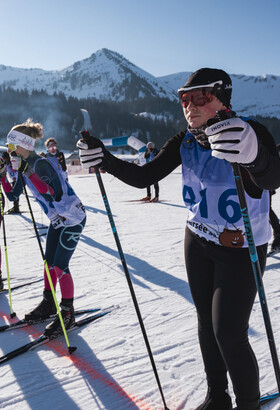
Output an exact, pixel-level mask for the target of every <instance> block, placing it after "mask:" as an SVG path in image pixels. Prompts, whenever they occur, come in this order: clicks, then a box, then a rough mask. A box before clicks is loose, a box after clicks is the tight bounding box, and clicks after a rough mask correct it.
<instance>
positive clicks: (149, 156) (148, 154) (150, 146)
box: [142, 141, 159, 202]
mask: <svg viewBox="0 0 280 410" xmlns="http://www.w3.org/2000/svg"><path fill="white" fill-rule="evenodd" d="M158 153H159V151H158V149H156V146H155V144H154V143H153V142H152V141H150V142H148V143H147V145H146V149H145V153H144V158H145V159H146V162H150V161H152V160H153V159H154V158H155V157H156V156H157V154H158ZM154 188H155V197H154V198H153V199H151V186H150V185H148V186H147V196H145V197H144V198H142V201H150V202H157V201H158V198H159V184H158V182H155V183H154Z"/></svg>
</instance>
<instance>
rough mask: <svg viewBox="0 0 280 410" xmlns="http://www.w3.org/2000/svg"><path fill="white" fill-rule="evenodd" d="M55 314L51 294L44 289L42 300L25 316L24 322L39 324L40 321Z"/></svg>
mask: <svg viewBox="0 0 280 410" xmlns="http://www.w3.org/2000/svg"><path fill="white" fill-rule="evenodd" d="M55 313H56V307H55V303H54V300H53V295H52V292H51V291H50V290H47V289H45V290H44V292H43V300H42V301H41V302H40V303H39V305H38V306H37V307H36V308H35V309H33V310H31V312H29V313H27V314H26V315H25V317H24V320H26V321H27V322H40V320H44V319H47V318H49V317H50V316H52V315H54V314H55Z"/></svg>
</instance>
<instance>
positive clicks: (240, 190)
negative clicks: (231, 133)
mask: <svg viewBox="0 0 280 410" xmlns="http://www.w3.org/2000/svg"><path fill="white" fill-rule="evenodd" d="M231 166H232V169H233V175H234V180H235V185H236V190H237V195H238V199H239V204H240V210H241V215H242V218H243V223H244V229H245V235H246V238H247V242H248V249H249V253H250V258H251V263H252V268H253V273H254V277H255V282H256V286H257V290H258V294H259V299H260V304H261V309H262V314H263V319H264V324H265V328H266V334H267V339H268V343H269V347H270V353H271V357H272V362H273V366H274V372H275V377H276V381H277V387H278V391H279V393H280V368H279V360H278V355H277V350H276V345H275V340H274V336H273V330H272V325H271V321H270V315H269V310H268V306H267V300H266V296H265V290H264V285H263V280H262V274H261V268H260V263H259V258H258V253H257V249H256V246H255V241H254V236H253V231H252V226H251V221H250V216H249V211H248V206H247V201H246V197H245V191H244V186H243V181H242V178H241V173H240V168H239V165H238V164H237V163H232V164H231Z"/></svg>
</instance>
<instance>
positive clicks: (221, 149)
mask: <svg viewBox="0 0 280 410" xmlns="http://www.w3.org/2000/svg"><path fill="white" fill-rule="evenodd" d="M205 133H206V135H207V136H208V140H209V143H210V146H211V149H212V155H213V157H216V158H219V159H225V160H226V161H229V162H237V163H239V164H250V163H252V162H253V161H254V160H255V159H256V157H257V154H258V139H257V136H256V133H255V131H254V130H253V128H252V127H251V126H250V125H249V124H248V123H247V122H245V121H243V120H241V118H237V117H235V118H229V119H226V120H223V121H219V122H216V123H215V124H213V125H211V126H208V127H207V128H206V129H205Z"/></svg>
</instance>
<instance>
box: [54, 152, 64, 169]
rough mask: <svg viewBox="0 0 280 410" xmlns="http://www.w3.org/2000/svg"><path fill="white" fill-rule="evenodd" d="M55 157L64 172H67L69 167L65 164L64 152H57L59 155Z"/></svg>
mask: <svg viewBox="0 0 280 410" xmlns="http://www.w3.org/2000/svg"><path fill="white" fill-rule="evenodd" d="M55 156H56V158H57V160H58V162H59V164H60V166H61V168H62V170H63V171H66V170H67V167H66V162H65V157H64V154H63V152H61V151H57V153H56V154H55Z"/></svg>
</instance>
